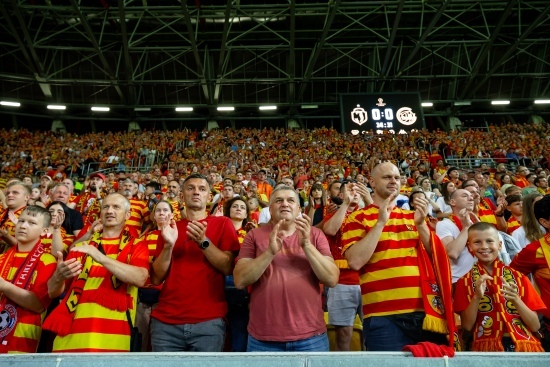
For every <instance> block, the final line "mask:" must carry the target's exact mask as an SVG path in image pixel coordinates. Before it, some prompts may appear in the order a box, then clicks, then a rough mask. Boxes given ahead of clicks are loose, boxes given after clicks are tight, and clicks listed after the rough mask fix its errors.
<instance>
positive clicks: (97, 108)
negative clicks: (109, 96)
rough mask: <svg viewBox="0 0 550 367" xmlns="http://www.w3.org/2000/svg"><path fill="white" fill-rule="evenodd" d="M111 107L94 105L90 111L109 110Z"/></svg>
mask: <svg viewBox="0 0 550 367" xmlns="http://www.w3.org/2000/svg"><path fill="white" fill-rule="evenodd" d="M110 110H111V109H110V108H109V107H99V106H94V107H92V111H96V112H109V111H110Z"/></svg>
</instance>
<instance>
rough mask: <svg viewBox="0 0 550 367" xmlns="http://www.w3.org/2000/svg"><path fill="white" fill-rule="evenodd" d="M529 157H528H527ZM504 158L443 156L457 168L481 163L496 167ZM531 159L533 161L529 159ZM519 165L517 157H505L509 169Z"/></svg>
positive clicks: (471, 166)
mask: <svg viewBox="0 0 550 367" xmlns="http://www.w3.org/2000/svg"><path fill="white" fill-rule="evenodd" d="M527 159H529V158H527ZM503 160H505V158H498V159H495V158H486V157H468V158H445V162H446V163H447V164H450V165H451V166H455V167H458V168H471V169H474V168H479V167H481V165H482V164H486V165H487V166H488V167H489V168H496V167H497V166H498V165H499V164H500V163H501V162H502V161H503ZM531 161H533V160H532V159H531ZM519 165H520V160H519V159H510V158H507V159H506V166H507V167H508V168H509V169H512V168H514V167H517V166H519Z"/></svg>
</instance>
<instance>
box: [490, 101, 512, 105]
mask: <svg viewBox="0 0 550 367" xmlns="http://www.w3.org/2000/svg"><path fill="white" fill-rule="evenodd" d="M491 104H492V105H505V104H510V101H491Z"/></svg>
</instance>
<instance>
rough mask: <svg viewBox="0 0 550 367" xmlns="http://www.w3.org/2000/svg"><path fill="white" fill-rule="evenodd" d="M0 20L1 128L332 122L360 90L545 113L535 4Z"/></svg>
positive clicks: (227, 8) (270, 5)
mask: <svg viewBox="0 0 550 367" xmlns="http://www.w3.org/2000/svg"><path fill="white" fill-rule="evenodd" d="M0 17H1V19H0V99H2V100H14V101H18V102H20V103H21V105H22V107H21V108H20V109H19V110H17V112H13V110H8V109H1V111H0V113H1V114H0V116H4V118H5V114H11V113H20V114H27V115H29V116H50V114H55V113H57V114H60V113H61V112H55V111H53V112H52V111H50V110H47V109H46V105H50V104H63V105H66V106H67V109H66V110H65V111H64V112H62V113H63V115H56V116H62V118H82V119H86V118H88V115H89V114H90V113H92V112H90V107H91V106H107V107H110V112H109V116H111V117H109V118H113V119H120V120H121V121H122V120H127V121H131V120H132V121H135V120H141V121H145V120H147V119H157V120H158V119H178V118H183V117H181V116H183V115H182V114H181V113H177V112H175V108H176V107H180V106H189V107H193V111H192V112H189V114H188V115H185V116H188V117H185V118H191V119H193V118H195V119H201V118H202V119H224V118H231V119H245V118H249V119H255V118H257V116H266V115H269V116H272V118H294V117H296V118H297V119H298V120H300V119H315V118H336V119H337V118H339V113H340V112H339V107H338V102H339V100H338V96H339V94H341V93H360V92H364V93H374V92H419V93H420V96H421V99H422V100H423V101H430V102H433V104H434V105H433V107H431V109H430V111H427V112H428V115H429V114H432V115H434V116H436V115H437V116H454V115H460V114H468V113H473V114H480V113H482V114H494V113H510V114H514V113H523V114H531V113H532V114H538V115H545V114H549V113H550V105H535V104H534V103H533V101H534V100H537V99H550V57H549V55H550V2H549V1H548V0H532V1H528V0H526V1H519V0H509V1H501V0H483V1H473V0H454V1H451V0H386V1H351V0H330V1H316V0H287V1H269V0H240V1H239V0H227V1H225V2H224V1H204V0H194V1H177V0H118V1H117V0H4V1H2V2H0ZM495 99H505V100H510V101H511V104H510V105H508V106H506V107H499V108H500V110H498V111H496V112H495V110H494V108H495V107H491V106H490V101H491V100H495ZM464 102H466V103H464ZM225 105H231V106H234V107H235V111H233V112H231V113H229V114H228V113H227V112H223V111H218V110H217V107H218V106H225ZM262 105H275V106H277V109H276V110H270V111H269V112H264V111H259V110H258V107H259V106H262ZM315 106H316V107H315ZM303 107H306V108H303ZM307 107H314V108H307ZM96 113H99V112H96ZM2 114H3V115H2ZM51 116H53V115H51Z"/></svg>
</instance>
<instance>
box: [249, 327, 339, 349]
mask: <svg viewBox="0 0 550 367" xmlns="http://www.w3.org/2000/svg"><path fill="white" fill-rule="evenodd" d="M246 351H247V352H328V351H329V345H328V337H327V333H326V332H325V333H323V334H320V335H315V336H312V337H311V338H307V339H302V340H295V341H292V342H267V341H261V340H258V339H255V338H253V337H252V336H250V335H248V347H247V349H246Z"/></svg>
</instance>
